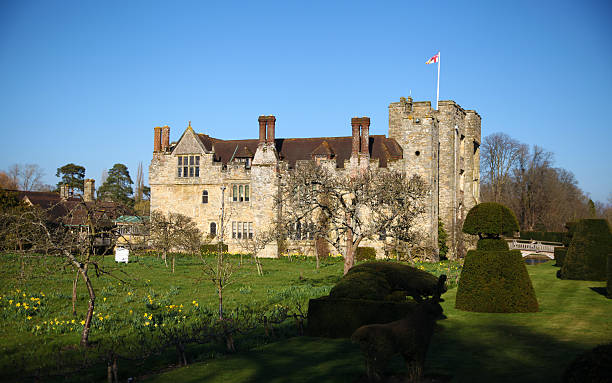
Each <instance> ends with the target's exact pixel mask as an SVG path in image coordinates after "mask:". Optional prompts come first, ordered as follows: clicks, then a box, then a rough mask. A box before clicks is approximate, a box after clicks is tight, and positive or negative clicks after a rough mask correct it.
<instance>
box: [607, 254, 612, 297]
mask: <svg viewBox="0 0 612 383" xmlns="http://www.w3.org/2000/svg"><path fill="white" fill-rule="evenodd" d="M607 270H608V273H607V274H608V283H607V284H606V287H607V290H608V294H607V297H608V298H610V299H612V254H608V267H607Z"/></svg>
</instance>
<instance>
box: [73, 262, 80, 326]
mask: <svg viewBox="0 0 612 383" xmlns="http://www.w3.org/2000/svg"><path fill="white" fill-rule="evenodd" d="M78 280H79V271H78V270H77V272H76V275H75V276H74V281H73V282H72V315H73V316H77V311H76V301H77V282H78Z"/></svg>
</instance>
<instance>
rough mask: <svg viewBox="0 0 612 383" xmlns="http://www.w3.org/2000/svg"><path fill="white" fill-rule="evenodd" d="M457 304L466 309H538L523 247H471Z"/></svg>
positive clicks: (498, 310) (514, 311)
mask: <svg viewBox="0 0 612 383" xmlns="http://www.w3.org/2000/svg"><path fill="white" fill-rule="evenodd" d="M455 307H456V308H458V309H460V310H465V311H475V312H488V313H517V312H536V311H538V301H537V299H536V296H535V291H534V290H533V286H532V284H531V279H530V278H529V274H528V273H527V268H526V266H525V263H524V261H523V257H522V256H521V252H520V251H519V250H511V251H479V250H471V251H469V252H468V253H467V255H466V257H465V262H464V264H463V270H462V271H461V277H460V279H459V287H458V289H457V299H456V303H455Z"/></svg>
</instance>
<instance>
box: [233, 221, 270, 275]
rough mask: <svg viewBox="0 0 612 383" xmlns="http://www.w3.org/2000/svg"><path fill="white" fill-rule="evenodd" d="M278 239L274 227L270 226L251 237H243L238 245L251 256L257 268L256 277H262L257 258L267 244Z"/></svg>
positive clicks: (261, 269)
mask: <svg viewBox="0 0 612 383" xmlns="http://www.w3.org/2000/svg"><path fill="white" fill-rule="evenodd" d="M277 239H278V231H277V228H276V225H272V226H271V227H270V228H268V229H262V230H257V232H256V233H254V234H253V237H252V238H250V237H243V238H242V239H241V240H240V241H238V244H239V245H240V247H241V248H242V249H243V250H245V251H246V252H247V253H249V254H251V256H252V257H253V260H254V261H255V265H256V267H257V275H259V276H263V266H262V265H261V260H260V259H259V257H258V256H257V254H259V252H260V251H261V250H263V249H264V248H265V247H266V246H268V244H269V243H271V242H273V241H276V240H277Z"/></svg>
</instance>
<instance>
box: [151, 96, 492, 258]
mask: <svg viewBox="0 0 612 383" xmlns="http://www.w3.org/2000/svg"><path fill="white" fill-rule="evenodd" d="M258 122H259V139H250V140H219V139H215V138H212V137H209V136H208V135H205V134H197V133H196V132H194V130H193V129H192V128H191V124H190V125H189V126H188V127H187V129H186V130H185V131H184V132H183V134H182V136H181V137H180V139H179V140H178V141H177V142H176V143H172V144H171V143H170V142H169V136H170V128H169V127H167V126H164V127H156V128H155V129H154V145H153V148H154V151H153V159H152V161H151V165H150V167H149V184H150V186H151V211H154V210H158V211H161V212H177V213H181V214H184V215H187V216H189V217H191V218H193V219H194V221H195V222H196V224H197V225H198V228H199V229H200V230H201V231H202V232H203V233H205V234H206V235H209V234H216V235H218V234H219V232H220V231H221V227H220V214H221V199H222V196H223V198H224V199H225V227H224V228H223V230H224V232H225V236H224V238H225V242H226V243H227V244H228V246H229V250H230V251H231V252H240V251H241V250H242V248H241V247H240V246H239V241H240V240H239V238H242V237H243V236H251V235H253V233H254V232H257V231H258V230H266V229H267V228H268V227H269V225H270V223H271V222H273V221H274V218H275V215H276V214H278V213H279V212H277V211H276V209H275V207H274V198H275V195H276V191H277V190H278V182H279V174H280V172H279V169H280V168H286V167H289V168H292V167H294V166H295V164H296V162H298V161H316V162H318V163H320V164H321V165H323V166H325V167H328V168H332V169H335V170H336V171H338V172H348V171H354V170H356V169H359V168H363V167H374V168H378V167H385V168H390V169H394V170H399V171H402V172H406V173H407V174H408V175H412V174H418V175H420V176H421V177H422V178H423V179H424V180H425V181H426V182H427V183H428V184H429V185H430V186H431V189H430V193H429V194H428V196H427V200H426V209H425V210H426V211H425V214H423V215H422V216H421V217H420V219H419V220H418V222H417V225H418V228H419V231H420V232H421V233H422V234H423V245H424V246H425V247H426V248H430V249H432V250H433V251H437V243H438V242H437V241H438V238H437V237H438V219H440V220H441V221H442V222H443V223H444V227H445V228H446V231H447V233H448V234H449V240H448V241H449V243H448V245H449V249H450V253H451V254H450V256H454V254H456V250H457V245H458V241H459V236H458V235H457V233H458V232H459V231H460V225H461V222H462V220H463V218H465V215H466V214H467V211H469V209H470V208H471V207H472V206H474V205H475V204H476V203H478V201H479V193H480V190H479V189H480V188H479V186H480V180H479V173H480V160H479V155H480V152H479V146H480V116H479V115H478V113H476V112H475V111H473V110H464V109H462V108H461V107H460V106H459V105H457V104H456V103H455V102H453V101H440V102H439V110H437V111H436V110H434V109H432V108H431V103H430V102H413V101H412V99H411V98H407V99H406V98H403V97H402V98H401V99H400V101H399V102H394V103H391V104H390V105H389V137H385V136H381V135H370V134H369V127H370V119H369V118H367V117H361V118H353V119H352V120H351V126H352V135H351V136H347V137H320V138H288V139H277V138H276V137H275V130H276V119H275V117H274V116H260V117H259V120H258ZM223 188H224V191H222V189H223ZM299 242H301V243H298V244H295V245H296V246H297V245H299V246H300V247H301V248H302V251H304V249H305V252H309V251H308V248H309V247H311V246H312V244H313V241H299ZM383 245H384V244H383V243H381V242H379V241H368V242H366V243H362V246H374V247H375V248H377V251H378V252H379V255H382V254H383V253H382V249H383ZM310 251H312V249H310ZM260 255H261V256H267V257H274V256H277V255H278V254H277V244H276V243H271V244H269V245H268V246H267V247H266V248H265V249H264V250H262V251H261V253H260Z"/></svg>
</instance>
